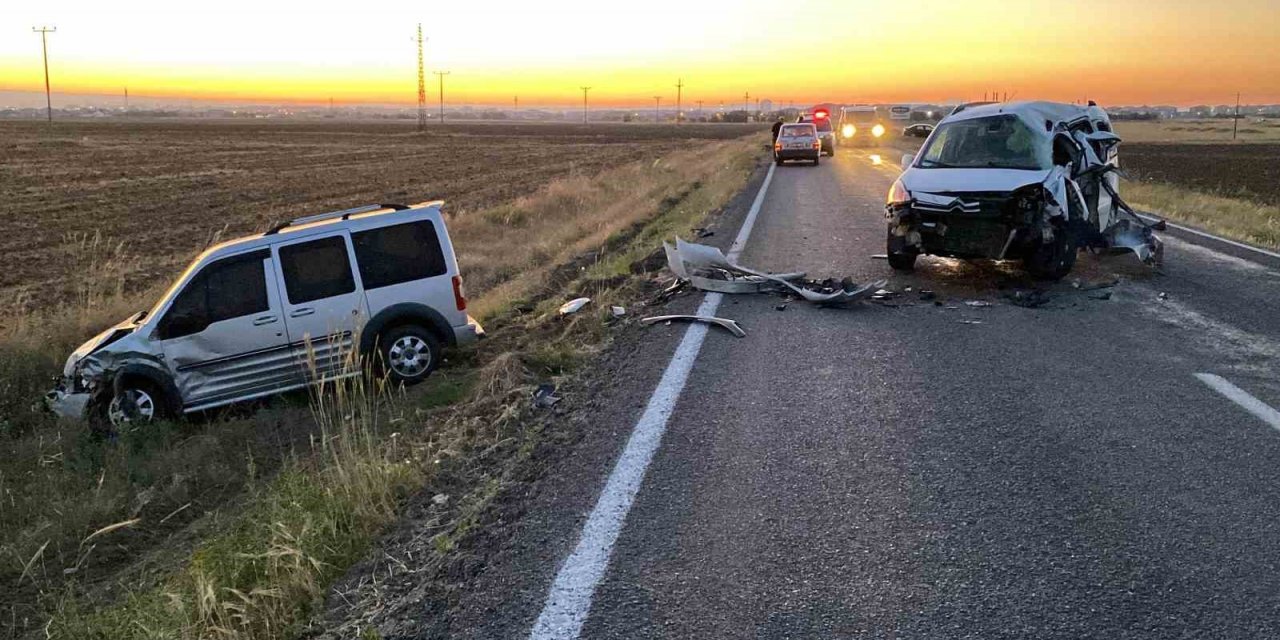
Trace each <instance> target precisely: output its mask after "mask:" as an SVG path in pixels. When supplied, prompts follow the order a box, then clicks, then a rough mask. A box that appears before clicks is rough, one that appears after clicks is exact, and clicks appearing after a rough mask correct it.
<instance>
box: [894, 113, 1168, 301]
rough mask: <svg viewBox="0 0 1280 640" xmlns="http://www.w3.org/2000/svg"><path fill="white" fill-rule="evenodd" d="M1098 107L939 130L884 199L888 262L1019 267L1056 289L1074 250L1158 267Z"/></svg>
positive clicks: (1156, 250)
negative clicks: (1132, 256)
mask: <svg viewBox="0 0 1280 640" xmlns="http://www.w3.org/2000/svg"><path fill="white" fill-rule="evenodd" d="M1119 143H1120V138H1119V137H1118V136H1116V135H1115V133H1113V132H1112V129H1111V120H1110V118H1108V117H1107V113H1106V111H1104V110H1103V109H1102V108H1101V107H1098V106H1097V105H1095V104H1093V103H1092V102H1090V103H1089V105H1088V106H1078V105H1070V104H1059V103H1053V102H1009V103H997V104H983V105H977V106H961V107H959V108H957V109H956V110H955V111H953V112H952V113H951V115H950V116H948V117H947V118H946V119H944V120H943V121H942V122H941V123H939V124H938V126H937V128H935V129H934V131H933V133H932V134H930V135H929V137H928V139H927V140H925V142H924V144H923V145H922V146H921V147H920V151H919V153H917V154H916V155H915V156H904V157H903V162H902V165H903V167H904V171H903V173H902V175H901V176H900V177H899V178H898V179H897V180H896V181H895V182H894V183H893V186H892V187H891V188H890V189H889V196H888V199H887V202H886V206H885V215H886V217H887V219H888V226H889V230H888V241H887V245H888V246H887V252H888V256H889V264H890V266H892V267H893V268H894V269H899V270H911V269H912V268H913V267H914V266H915V261H916V258H917V257H918V256H920V255H921V254H929V255H938V256H951V257H957V258H986V259H998V260H1005V259H1021V260H1022V261H1023V263H1024V265H1025V266H1026V269H1027V271H1028V272H1030V273H1031V275H1033V276H1035V277H1037V278H1042V279H1050V280H1057V279H1060V278H1062V277H1063V276H1065V275H1066V274H1067V273H1069V272H1070V271H1071V268H1072V267H1073V266H1074V265H1075V260H1076V254H1077V252H1078V251H1079V249H1080V248H1086V247H1087V248H1094V249H1098V250H1102V251H1126V252H1127V251H1132V252H1134V253H1136V254H1137V256H1138V257H1139V258H1141V259H1142V260H1143V261H1144V262H1148V263H1154V262H1158V261H1159V259H1160V257H1161V243H1160V239H1159V238H1158V237H1157V236H1156V235H1155V234H1154V233H1153V231H1156V230H1160V229H1162V228H1163V223H1158V224H1155V225H1149V224H1147V223H1146V222H1145V221H1143V220H1142V219H1141V218H1139V217H1138V216H1137V215H1136V214H1135V213H1134V212H1133V210H1132V209H1130V208H1129V207H1128V205H1126V204H1125V203H1124V201H1123V200H1121V199H1120V196H1119V194H1118V192H1117V187H1118V183H1119V175H1118V160H1117V158H1118V155H1117V147H1118V145H1119Z"/></svg>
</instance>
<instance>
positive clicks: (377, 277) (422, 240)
mask: <svg viewBox="0 0 1280 640" xmlns="http://www.w3.org/2000/svg"><path fill="white" fill-rule="evenodd" d="M351 243H352V244H353V245H355V248H356V263H357V264H359V265H360V280H361V281H362V282H364V288H365V290H369V289H377V288H378V287H387V286H390V285H393V284H400V283H402V282H409V281H412V280H421V279H423V278H430V277H432V276H438V275H443V274H444V273H445V271H447V269H446V268H445V264H444V253H443V252H442V251H441V250H440V241H439V239H437V237H436V228H435V225H433V224H431V221H430V220H420V221H418V222H407V223H404V224H397V225H391V226H389V227H381V228H378V229H370V230H368V231H360V232H358V233H353V234H351Z"/></svg>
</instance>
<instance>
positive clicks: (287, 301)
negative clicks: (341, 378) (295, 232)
mask: <svg viewBox="0 0 1280 640" xmlns="http://www.w3.org/2000/svg"><path fill="white" fill-rule="evenodd" d="M350 245H351V241H350V238H349V237H348V235H347V233H346V232H345V231H335V232H334V233H330V234H326V235H323V236H318V237H317V236H309V237H307V238H303V239H299V240H295V241H291V242H283V243H280V244H277V245H274V246H273V247H272V251H273V252H274V254H275V257H276V260H277V261H278V263H279V265H280V269H279V279H280V291H281V293H282V295H281V298H282V303H283V309H284V316H285V325H286V326H287V327H288V330H289V338H290V346H291V347H292V351H293V354H294V357H295V358H296V360H297V362H298V363H299V364H300V365H301V369H300V370H301V372H302V373H303V374H304V375H305V376H306V377H307V378H311V379H318V378H323V377H328V376H331V375H336V374H339V373H343V372H346V371H347V367H348V365H351V364H354V358H353V357H352V355H353V354H352V349H353V347H354V346H355V344H356V343H355V338H356V335H357V334H358V333H359V330H360V328H361V326H362V325H363V323H364V321H365V320H366V319H367V317H368V309H367V307H366V305H365V298H364V291H363V289H361V287H360V284H359V280H358V279H357V277H358V276H357V275H356V274H355V270H354V269H353V268H352V261H351V246H350Z"/></svg>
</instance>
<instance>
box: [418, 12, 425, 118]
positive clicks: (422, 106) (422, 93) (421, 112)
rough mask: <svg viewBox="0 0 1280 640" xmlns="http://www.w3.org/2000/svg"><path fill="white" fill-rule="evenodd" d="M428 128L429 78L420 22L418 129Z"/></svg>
mask: <svg viewBox="0 0 1280 640" xmlns="http://www.w3.org/2000/svg"><path fill="white" fill-rule="evenodd" d="M426 130H427V78H426V70H425V68H424V67H423V65H422V23H421V22H419V23H418V131H426Z"/></svg>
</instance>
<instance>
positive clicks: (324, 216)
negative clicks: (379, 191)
mask: <svg viewBox="0 0 1280 640" xmlns="http://www.w3.org/2000/svg"><path fill="white" fill-rule="evenodd" d="M408 208H409V205H404V204H394V203H392V204H366V205H364V206H362V207H354V208H351V209H342V210H340V211H330V212H328V213H317V214H313V215H309V216H302V217H301V218H294V219H293V220H290V221H288V222H283V223H280V224H278V225H276V226H274V227H271V228H270V229H268V230H267V231H266V232H265V233H263V234H262V235H264V236H270V235H275V234H277V233H280V232H281V231H282V230H284V229H288V228H289V227H296V226H298V225H303V224H311V223H312V222H322V221H324V220H333V219H335V218H339V219H342V220H348V219H350V218H351V216H354V215H358V214H361V213H370V212H373V211H380V210H382V209H390V210H392V211H404V210H405V209H408Z"/></svg>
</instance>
